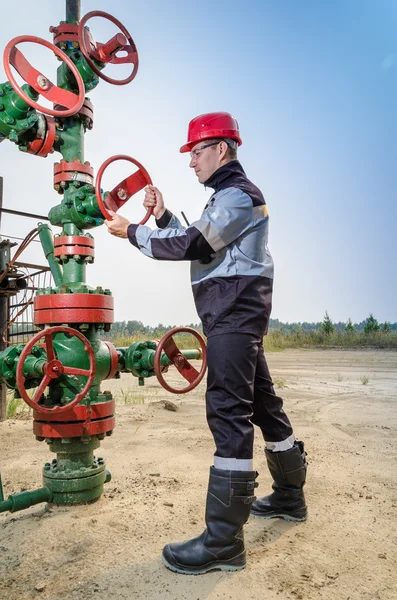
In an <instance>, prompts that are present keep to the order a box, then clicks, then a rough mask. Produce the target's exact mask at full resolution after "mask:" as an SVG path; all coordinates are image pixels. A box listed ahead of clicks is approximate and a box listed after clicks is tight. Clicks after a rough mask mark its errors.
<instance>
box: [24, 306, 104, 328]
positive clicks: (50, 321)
mask: <svg viewBox="0 0 397 600" xmlns="http://www.w3.org/2000/svg"><path fill="white" fill-rule="evenodd" d="M34 323H35V325H56V324H58V323H114V312H113V310H102V309H100V308H58V309H56V308H55V309H48V310H38V311H35V312H34Z"/></svg>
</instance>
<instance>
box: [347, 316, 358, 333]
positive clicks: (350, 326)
mask: <svg viewBox="0 0 397 600" xmlns="http://www.w3.org/2000/svg"><path fill="white" fill-rule="evenodd" d="M345 331H346V333H353V332H354V331H356V330H355V328H354V325H353V323H352V320H351V318H350V317H349V318H348V320H347V323H346V325H345Z"/></svg>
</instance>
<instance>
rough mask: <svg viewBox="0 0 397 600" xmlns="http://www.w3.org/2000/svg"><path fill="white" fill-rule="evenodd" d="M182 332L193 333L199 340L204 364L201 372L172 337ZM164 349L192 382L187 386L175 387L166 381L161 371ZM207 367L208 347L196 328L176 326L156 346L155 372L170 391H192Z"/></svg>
mask: <svg viewBox="0 0 397 600" xmlns="http://www.w3.org/2000/svg"><path fill="white" fill-rule="evenodd" d="M181 332H186V333H191V334H192V335H193V336H194V337H195V338H196V339H197V340H198V341H199V344H200V348H201V355H202V365H201V369H200V372H198V371H197V370H196V369H195V368H194V367H193V366H192V365H191V364H190V362H189V361H188V360H187V358H185V357H184V356H183V354H182V353H181V351H180V350H179V348H178V347H177V345H176V344H175V342H174V340H173V339H172V338H173V336H174V335H175V334H176V333H181ZM163 351H164V352H165V354H166V355H167V357H168V358H169V360H170V361H171V362H172V363H173V364H174V366H175V367H176V368H177V369H178V371H179V372H180V374H181V375H183V377H184V378H185V379H186V380H187V381H189V382H190V383H189V385H188V386H187V387H185V388H181V389H177V388H173V387H171V386H170V385H169V384H168V383H167V382H166V381H165V379H164V377H163V374H162V372H161V364H160V358H161V353H162V352H163ZM206 369H207V348H206V345H205V342H204V340H203V338H202V337H201V335H200V334H199V333H198V332H197V331H196V330H195V329H191V327H175V328H174V329H171V330H170V331H168V332H167V333H166V334H165V335H164V336H163V337H162V338H161V340H160V341H159V344H158V346H157V348H156V354H155V355H154V372H155V373H156V376H157V379H158V380H159V383H160V384H161V385H162V386H163V388H165V389H166V390H168V391H169V392H172V393H173V394H186V392H190V391H191V390H193V389H194V388H195V387H197V386H198V384H199V383H200V381H201V380H202V379H203V377H204V375H205V371H206Z"/></svg>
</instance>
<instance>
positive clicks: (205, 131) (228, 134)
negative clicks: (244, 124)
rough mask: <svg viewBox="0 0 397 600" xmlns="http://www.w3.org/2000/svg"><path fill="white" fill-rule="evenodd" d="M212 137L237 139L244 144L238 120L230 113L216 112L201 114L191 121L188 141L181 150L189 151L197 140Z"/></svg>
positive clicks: (239, 143)
mask: <svg viewBox="0 0 397 600" xmlns="http://www.w3.org/2000/svg"><path fill="white" fill-rule="evenodd" d="M210 138H230V139H232V140H236V142H237V143H238V145H239V146H241V144H242V141H241V138H240V132H239V129H238V123H237V120H236V119H235V118H234V117H233V116H232V115H231V114H230V113H226V112H214V113H207V114H205V115H199V116H198V117H195V118H194V119H192V120H191V121H190V123H189V129H188V132H187V143H186V144H184V146H182V148H181V149H180V152H189V151H190V150H191V149H192V147H193V146H194V145H195V144H197V142H200V141H201V140H208V139H210Z"/></svg>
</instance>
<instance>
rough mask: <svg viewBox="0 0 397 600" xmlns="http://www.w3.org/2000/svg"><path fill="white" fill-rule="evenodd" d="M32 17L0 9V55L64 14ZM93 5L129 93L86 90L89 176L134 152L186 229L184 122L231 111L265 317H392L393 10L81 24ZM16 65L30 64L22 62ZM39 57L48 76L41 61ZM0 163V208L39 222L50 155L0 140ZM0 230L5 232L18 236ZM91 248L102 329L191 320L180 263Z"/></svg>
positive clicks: (367, 5) (170, 6)
mask: <svg viewBox="0 0 397 600" xmlns="http://www.w3.org/2000/svg"><path fill="white" fill-rule="evenodd" d="M40 6H41V10H40V11H37V5H32V3H31V2H27V1H25V0H20V2H19V3H18V7H19V8H18V15H19V17H18V19H15V12H14V11H13V7H12V6H11V5H10V4H8V5H7V6H5V7H3V8H2V27H1V32H0V47H1V48H3V47H4V46H5V44H6V43H7V42H8V40H9V39H10V38H11V37H14V36H16V35H21V34H25V33H26V34H28V33H29V34H34V35H37V36H40V37H45V38H46V39H51V36H50V34H49V33H48V27H49V25H55V24H57V23H58V22H59V21H60V20H63V19H64V2H63V1H58V2H49V1H47V0H42V1H41V2H40ZM94 9H100V10H105V11H108V12H111V13H112V14H113V15H114V16H116V17H117V18H119V19H120V20H121V21H122V22H123V23H124V24H125V25H126V27H127V28H128V29H129V30H130V32H131V34H132V37H133V38H134V40H135V42H136V45H137V48H138V52H139V57H140V67H139V72H138V75H137V77H136V78H135V80H134V81H133V82H132V83H131V84H130V85H128V86H123V87H117V86H110V85H108V84H106V83H104V82H101V84H100V85H99V86H98V88H97V89H96V90H94V92H93V93H92V94H90V98H91V100H92V101H93V103H94V106H95V123H94V129H93V131H91V132H89V133H88V134H87V135H86V159H87V160H90V161H91V163H92V164H93V166H94V167H95V169H96V170H97V169H98V168H99V166H100V164H101V163H102V162H103V161H104V160H105V159H106V158H107V157H108V156H110V155H112V154H119V153H125V154H130V155H132V156H134V157H135V158H137V159H138V160H139V161H141V162H142V163H143V164H144V165H145V167H146V168H147V170H148V171H149V172H150V174H151V175H152V179H153V181H154V183H155V184H156V185H157V186H158V187H159V188H160V189H161V190H162V191H163V193H164V196H165V199H166V203H167V205H168V206H169V208H170V209H171V210H173V211H174V212H175V213H176V214H177V215H180V211H181V210H183V211H184V212H185V213H186V214H187V216H188V217H189V219H190V220H191V221H193V220H195V219H197V218H199V216H200V213H201V210H202V207H203V206H204V204H205V201H206V198H207V197H208V194H209V192H210V191H209V190H207V191H206V190H204V188H202V186H200V185H199V184H198V183H197V181H196V178H195V176H194V173H192V172H190V170H189V168H188V158H187V156H186V155H180V154H179V147H180V145H181V144H182V143H183V142H184V141H185V138H186V132H187V123H188V121H189V120H190V119H191V118H193V117H194V116H196V115H197V114H200V113H203V112H209V111H214V110H226V111H229V112H232V113H233V114H234V115H235V116H236V118H237V119H238V120H239V123H240V129H241V134H242V137H243V146H242V147H241V149H240V151H239V158H240V160H241V162H242V164H243V166H244V168H245V170H246V172H247V174H248V176H249V177H250V178H251V179H252V180H253V181H254V183H256V184H257V185H258V186H259V187H260V188H261V189H262V191H263V193H264V195H265V198H266V200H267V203H268V206H269V213H270V249H271V251H272V254H273V257H274V260H275V293H274V302H273V316H274V317H277V318H279V319H280V320H283V321H299V320H302V321H303V320H307V321H317V320H320V319H321V318H322V316H323V314H324V312H325V310H328V312H329V314H330V316H331V318H332V319H334V320H336V321H338V320H346V319H347V318H348V317H351V318H352V319H353V320H354V321H361V320H362V319H364V318H366V316H368V313H369V312H373V313H374V314H375V316H376V317H377V318H378V319H379V320H381V321H384V320H390V321H396V320H397V310H396V308H395V305H396V303H395V297H396V295H397V284H396V279H397V278H396V262H397V251H396V241H395V239H396V236H395V234H394V231H393V229H394V227H395V223H396V217H397V207H396V190H397V168H396V158H397V111H396V99H397V4H396V2H394V0H390V1H384V0H380V1H379V0H378V1H376V2H375V1H371V2H369V1H365V0H351V1H346V0H344V1H342V0H336V1H333V2H318V1H314V0H307V1H305V2H303V1H301V2H298V1H292V0H289V1H286V0H285V1H282V0H278V1H276V0H273V1H258V0H251V1H249V0H247V1H246V2H244V3H242V2H240V1H237V0H229V1H226V0H220V1H218V2H217V3H213V2H210V1H207V0H202V1H201V2H200V3H190V2H186V1H182V0H176V1H173V2H172V3H166V2H159V1H154V0H146V1H145V2H125V1H117V0H115V1H114V2H113V3H112V4H111V6H110V3H109V2H106V1H105V0H98V1H95V2H94V1H84V0H82V14H85V13H86V12H88V11H90V10H94ZM92 29H93V33H94V35H95V33H96V32H98V39H99V41H105V39H106V37H107V33H108V32H109V37H110V35H111V34H112V33H113V30H112V29H111V28H110V29H109V30H108V29H106V27H105V26H104V24H101V23H100V22H99V21H97V20H96V21H94V23H93V27H92ZM26 54H27V56H29V57H33V58H34V57H35V50H34V49H33V48H30V49H29V48H28V47H27V50H26ZM33 58H32V62H34V61H33ZM43 60H45V61H48V74H49V75H51V74H52V73H54V72H55V68H56V65H57V63H56V61H54V60H53V59H52V56H51V54H50V53H49V54H48V56H47V57H46V58H45V59H43ZM1 80H2V81H4V80H5V76H4V74H3V76H2V79H1ZM0 153H1V165H2V168H1V173H0V174H2V175H3V176H4V178H5V198H4V204H5V206H9V207H10V206H13V207H15V208H17V209H20V210H33V209H34V211H35V212H44V213H47V212H48V210H49V209H50V207H51V206H52V205H54V204H55V203H57V202H58V196H57V195H56V194H55V192H53V191H52V163H53V162H54V160H56V158H55V155H54V156H52V157H51V156H50V157H49V158H47V159H45V160H43V159H40V158H37V157H33V156H24V155H22V154H21V153H19V152H18V150H17V149H16V147H14V146H13V145H11V144H10V143H8V142H3V143H2V144H1V145H0ZM118 172H119V171H118V170H115V171H114V172H113V175H112V173H111V172H109V174H108V175H107V176H106V177H107V178H108V179H106V180H105V187H106V181H108V182H109V185H108V186H107V187H108V189H109V188H110V187H113V185H114V184H115V183H117V182H118V179H119V176H118ZM32 182H34V184H33V183H32ZM141 202H142V198H141V197H140V198H137V199H135V198H133V199H131V200H130V202H129V204H128V205H127V206H126V207H125V210H124V211H123V214H125V216H127V217H128V218H130V219H131V220H137V219H138V218H140V215H141V210H142V208H141ZM3 221H4V227H3V230H4V233H6V234H12V233H14V234H15V235H18V234H16V233H15V231H16V230H17V229H18V230H19V233H20V234H21V233H26V232H27V231H29V230H30V229H31V227H32V223H30V222H29V221H24V222H23V224H22V222H21V221H16V220H14V219H12V218H11V217H4V219H3ZM95 236H96V240H97V248H96V262H95V264H94V265H93V267H92V268H90V269H89V270H88V283H89V284H91V285H95V286H96V285H103V286H104V287H110V289H111V290H112V292H113V294H114V295H115V298H116V319H118V320H121V319H128V318H130V319H138V320H142V321H143V322H144V323H146V324H150V323H158V322H159V321H161V322H163V323H170V324H171V323H175V324H183V323H187V322H191V321H194V322H195V321H197V316H196V312H195V309H194V305H193V300H192V296H191V291H190V286H189V265H188V264H185V263H175V264H171V263H163V262H161V263H159V262H155V261H150V260H149V259H147V258H146V257H144V256H141V255H140V254H139V253H138V252H137V251H136V250H135V249H134V248H132V247H130V246H129V245H128V243H127V242H123V241H121V240H118V239H115V238H110V236H108V234H107V233H106V231H105V230H104V228H100V230H97V231H96V232H95ZM35 252H36V253H37V247H35Z"/></svg>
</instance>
